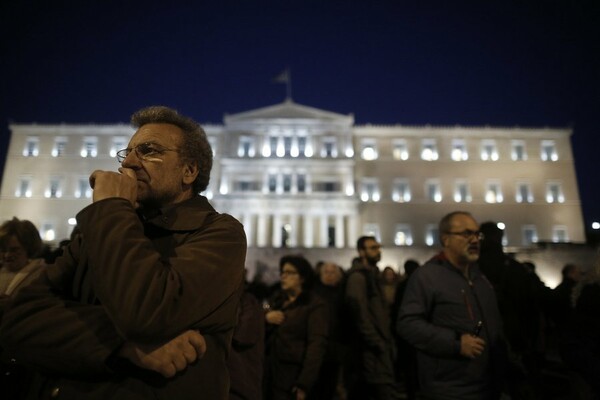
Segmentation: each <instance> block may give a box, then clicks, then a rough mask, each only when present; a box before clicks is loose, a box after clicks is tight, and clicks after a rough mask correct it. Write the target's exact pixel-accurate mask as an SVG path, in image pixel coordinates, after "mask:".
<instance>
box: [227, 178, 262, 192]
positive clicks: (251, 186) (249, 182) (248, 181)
mask: <svg viewBox="0 0 600 400" xmlns="http://www.w3.org/2000/svg"><path fill="white" fill-rule="evenodd" d="M259 190H260V184H259V182H257V181H255V180H254V179H253V178H252V177H251V176H238V177H236V180H235V181H234V182H233V191H234V192H256V191H259Z"/></svg>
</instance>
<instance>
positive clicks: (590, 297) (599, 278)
mask: <svg viewBox="0 0 600 400" xmlns="http://www.w3.org/2000/svg"><path fill="white" fill-rule="evenodd" d="M572 305H573V313H572V320H571V323H570V324H569V325H568V330H567V334H566V336H565V337H566V340H565V345H564V349H565V351H564V352H563V359H564V360H565V362H566V363H567V364H568V365H569V366H570V367H571V368H573V369H574V370H575V371H577V372H578V373H579V374H580V375H581V377H583V379H584V380H585V381H586V382H587V383H588V385H589V386H590V388H591V391H592V394H591V397H590V398H591V399H594V400H597V399H600V379H599V378H600V313H599V310H600V260H596V264H595V265H594V268H593V269H592V270H591V271H588V273H587V274H586V275H585V276H584V277H583V278H582V279H581V280H580V281H579V283H577V285H575V287H574V288H573V295H572Z"/></svg>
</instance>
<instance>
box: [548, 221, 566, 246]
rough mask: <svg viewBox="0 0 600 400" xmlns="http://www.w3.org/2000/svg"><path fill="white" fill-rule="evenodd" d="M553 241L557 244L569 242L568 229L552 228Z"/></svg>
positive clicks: (559, 226)
mask: <svg viewBox="0 0 600 400" xmlns="http://www.w3.org/2000/svg"><path fill="white" fill-rule="evenodd" d="M552 241H553V242H555V243H561V242H562V243H565V242H568V241H569V234H568V233H567V227H566V226H564V225H557V226H554V227H552Z"/></svg>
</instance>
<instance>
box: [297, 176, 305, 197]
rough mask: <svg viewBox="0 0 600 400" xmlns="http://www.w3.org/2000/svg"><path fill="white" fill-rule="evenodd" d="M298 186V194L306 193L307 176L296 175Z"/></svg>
mask: <svg viewBox="0 0 600 400" xmlns="http://www.w3.org/2000/svg"><path fill="white" fill-rule="evenodd" d="M296 185H297V186H298V192H299V193H304V192H306V174H298V175H296Z"/></svg>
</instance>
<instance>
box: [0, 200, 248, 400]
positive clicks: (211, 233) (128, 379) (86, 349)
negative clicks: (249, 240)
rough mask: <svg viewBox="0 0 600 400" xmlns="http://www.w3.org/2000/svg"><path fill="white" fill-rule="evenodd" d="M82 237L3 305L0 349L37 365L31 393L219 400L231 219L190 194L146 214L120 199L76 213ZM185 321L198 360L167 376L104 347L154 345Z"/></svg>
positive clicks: (232, 282) (232, 257)
mask: <svg viewBox="0 0 600 400" xmlns="http://www.w3.org/2000/svg"><path fill="white" fill-rule="evenodd" d="M77 222H78V226H79V228H80V229H81V235H80V236H78V237H77V238H76V240H74V241H73V242H72V243H71V244H70V245H69V247H68V248H66V249H65V252H64V254H63V256H62V257H60V258H58V259H57V260H56V263H55V264H54V265H50V266H48V268H47V269H46V270H45V271H44V273H43V274H42V275H41V276H40V278H39V279H38V280H36V281H34V282H33V283H32V284H31V285H29V286H28V287H25V288H23V289H21V291H20V292H19V294H18V295H17V296H16V298H15V299H14V300H13V302H12V304H11V305H10V306H9V308H8V309H7V310H6V312H5V314H4V316H3V319H2V323H1V326H0V341H1V344H2V346H3V347H4V348H5V350H6V356H8V357H11V358H15V359H16V360H17V362H20V363H22V364H24V365H28V366H30V367H32V368H33V369H35V370H36V371H38V372H39V373H41V374H40V375H39V376H38V379H36V382H37V384H35V385H34V386H33V387H32V389H31V391H30V395H31V397H32V398H44V397H46V396H47V395H48V394H49V393H50V392H51V391H53V390H59V391H60V398H61V399H109V398H110V399H128V400H129V399H144V398H153V399H154V398H157V399H187V398H197V397H198V395H199V394H200V395H201V396H203V397H204V398H210V399H226V398H227V396H228V389H229V376H228V373H227V367H226V365H225V358H226V355H227V352H228V348H229V344H230V341H231V335H232V332H233V327H234V324H235V320H236V307H237V304H238V300H239V296H240V294H241V290H242V288H243V287H242V281H243V275H244V259H245V252H246V240H245V235H244V230H243V228H242V226H241V224H240V223H239V222H238V221H236V220H235V219H233V218H232V217H230V216H228V215H225V214H219V213H217V212H216V211H215V210H214V209H213V208H212V207H211V206H210V204H209V203H208V201H207V200H206V198H204V197H201V196H198V197H195V198H192V199H190V200H187V201H185V202H182V203H179V204H176V205H174V206H171V207H168V208H166V209H163V210H162V211H161V212H158V213H156V214H155V215H153V216H151V217H143V216H141V215H138V214H136V211H135V210H134V208H133V207H132V206H131V204H130V203H129V202H128V201H127V200H125V199H120V198H109V199H105V200H102V201H99V202H96V203H93V204H92V205H90V206H88V207H86V208H85V209H83V210H82V211H81V212H80V213H79V214H78V215H77ZM188 329H196V330H198V331H200V333H202V334H203V335H204V337H205V339H206V342H207V351H206V354H205V356H204V358H202V359H200V360H199V361H197V362H195V363H194V364H192V365H189V366H188V368H187V369H186V370H185V371H183V372H180V373H178V374H177V375H176V376H175V377H173V378H170V379H166V378H162V377H161V376H160V375H158V374H156V373H154V372H151V371H147V370H142V369H139V368H137V367H135V366H133V365H132V364H130V363H129V362H127V361H126V360H123V359H119V358H117V357H115V356H114V353H115V352H116V350H117V349H118V348H119V346H120V345H121V344H123V343H124V342H125V341H128V340H129V341H134V342H139V343H146V344H149V343H157V342H158V343H161V342H164V341H167V340H170V339H172V338H174V337H175V336H177V335H179V334H181V333H182V332H184V331H186V330H188Z"/></svg>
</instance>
